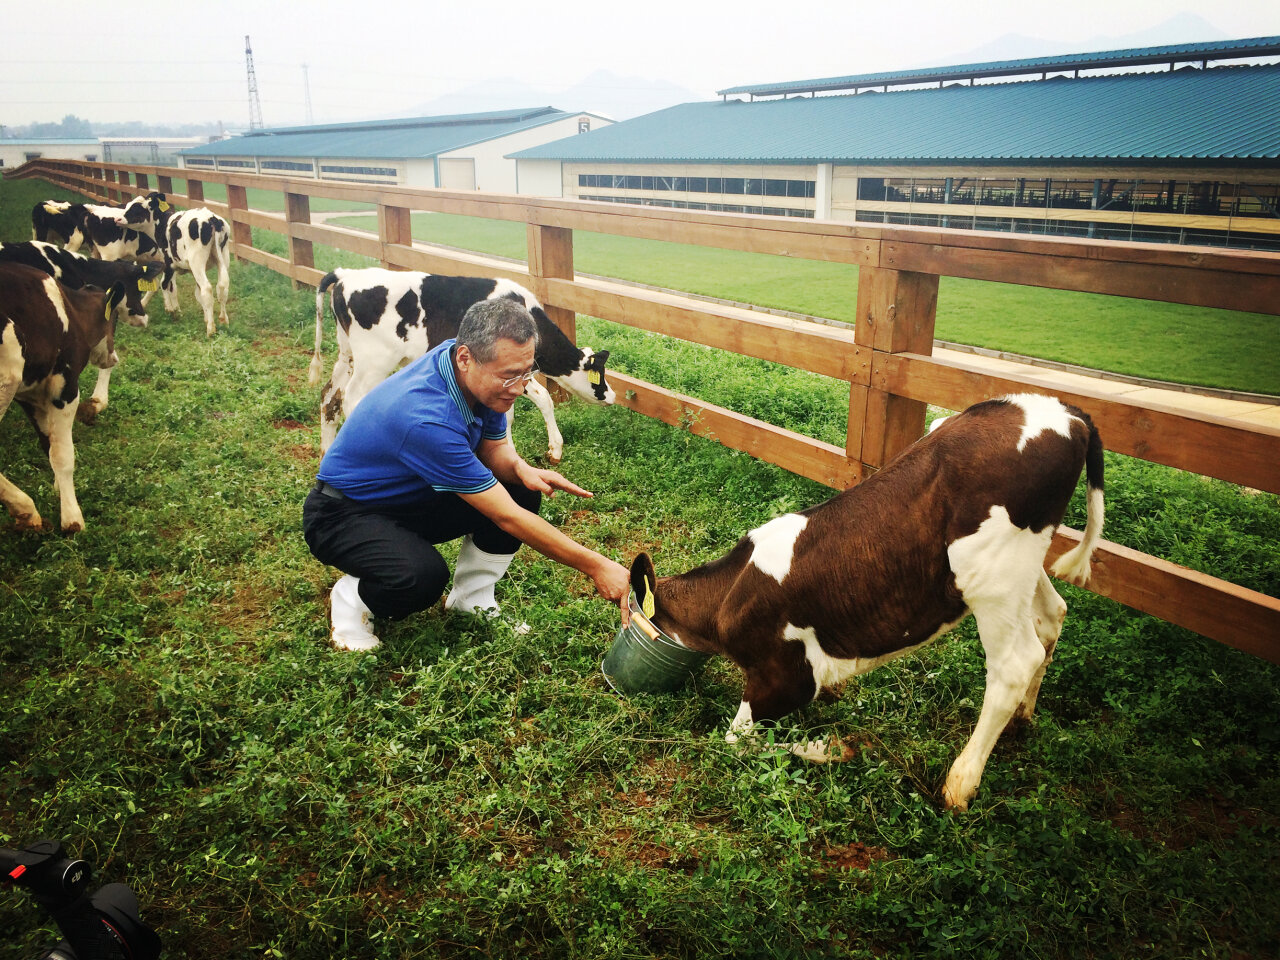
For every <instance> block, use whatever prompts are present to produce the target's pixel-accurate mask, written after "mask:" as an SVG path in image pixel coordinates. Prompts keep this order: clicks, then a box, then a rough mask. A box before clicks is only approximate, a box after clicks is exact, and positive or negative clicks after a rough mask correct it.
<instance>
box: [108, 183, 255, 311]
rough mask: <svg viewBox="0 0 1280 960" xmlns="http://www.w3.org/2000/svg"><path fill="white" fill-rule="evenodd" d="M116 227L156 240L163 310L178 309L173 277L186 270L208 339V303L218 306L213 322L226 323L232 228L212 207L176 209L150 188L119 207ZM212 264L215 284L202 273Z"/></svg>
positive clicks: (205, 273) (162, 195)
mask: <svg viewBox="0 0 1280 960" xmlns="http://www.w3.org/2000/svg"><path fill="white" fill-rule="evenodd" d="M116 220H117V223H118V225H119V226H121V227H124V228H128V229H130V230H131V231H138V232H140V233H144V234H146V235H147V236H149V237H151V238H153V239H154V240H155V244H156V246H157V247H158V248H159V256H160V257H161V258H163V260H164V279H163V280H161V282H160V289H161V291H163V293H164V308H165V310H167V311H168V312H169V313H174V312H175V311H176V310H177V309H178V286H177V283H176V282H175V279H174V275H175V273H176V272H177V271H178V270H188V271H190V273H191V276H192V277H193V278H194V279H195V282H196V300H197V301H199V303H200V309H201V310H203V311H204V327H205V334H206V335H207V336H210V337H212V336H213V333H214V330H215V329H216V327H215V325H214V320H213V307H214V303H215V292H216V303H217V306H218V322H219V323H222V324H224V325H225V324H226V323H227V322H228V320H227V294H228V292H229V291H230V288H231V278H230V273H229V272H228V255H227V241H228V240H229V239H230V238H231V231H230V229H229V228H228V227H227V221H225V220H223V219H222V218H221V217H220V216H218V215H217V214H216V213H214V212H213V211H212V210H208V209H206V208H204V207H196V208H194V209H191V210H183V211H181V212H179V211H178V210H176V209H175V208H174V207H173V206H171V205H170V204H169V203H168V201H167V200H166V199H165V195H164V194H163V193H157V192H156V191H152V192H151V193H148V194H145V195H143V196H140V197H135V198H134V199H132V200H130V201H129V202H128V203H126V204H125V205H124V207H122V208H121V209H120V210H119V211H118V212H117V217H116ZM211 265H213V266H216V267H217V268H218V282H217V285H216V287H215V286H214V285H212V284H210V283H209V277H208V275H207V272H206V271H208V269H209V267H210V266H211Z"/></svg>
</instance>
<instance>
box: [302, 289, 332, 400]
mask: <svg viewBox="0 0 1280 960" xmlns="http://www.w3.org/2000/svg"><path fill="white" fill-rule="evenodd" d="M337 282H338V275H337V274H336V273H332V272H331V273H326V274H325V275H324V279H323V280H321V281H320V286H318V287H316V349H315V353H313V354H312V355H311V366H310V368H309V369H308V370H307V382H308V383H309V384H311V385H312V386H313V387H314V386H315V385H316V384H317V383H319V382H320V367H321V363H322V361H321V358H320V343H321V341H322V340H323V339H324V295H325V293H326V292H327V291H328V289H329V288H330V287H331V286H333V285H334V284H335V283H337Z"/></svg>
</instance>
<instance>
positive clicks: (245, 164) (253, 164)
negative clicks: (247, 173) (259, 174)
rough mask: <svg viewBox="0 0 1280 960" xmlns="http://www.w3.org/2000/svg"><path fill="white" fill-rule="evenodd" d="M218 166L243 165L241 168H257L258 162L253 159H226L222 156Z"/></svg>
mask: <svg viewBox="0 0 1280 960" xmlns="http://www.w3.org/2000/svg"><path fill="white" fill-rule="evenodd" d="M218 166H219V167H241V168H243V167H251V168H255V169H256V168H257V166H258V164H257V163H256V162H255V161H253V160H224V159H223V158H222V157H219V158H218Z"/></svg>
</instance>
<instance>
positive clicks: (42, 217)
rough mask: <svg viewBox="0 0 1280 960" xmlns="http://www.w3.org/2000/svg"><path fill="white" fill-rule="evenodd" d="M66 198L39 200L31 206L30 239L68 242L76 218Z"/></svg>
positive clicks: (74, 227) (75, 223) (74, 228)
mask: <svg viewBox="0 0 1280 960" xmlns="http://www.w3.org/2000/svg"><path fill="white" fill-rule="evenodd" d="M72 206H81V207H83V204H72V203H69V202H67V201H66V200H41V201H40V202H39V203H37V204H36V205H35V206H34V207H32V208H31V239H32V240H40V241H44V242H48V243H62V244H65V243H69V242H70V241H71V237H72V235H73V234H74V233H75V232H76V227H77V225H78V224H77V218H76V216H75V215H73V214H72V213H71V208H72Z"/></svg>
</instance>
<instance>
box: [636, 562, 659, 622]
mask: <svg viewBox="0 0 1280 960" xmlns="http://www.w3.org/2000/svg"><path fill="white" fill-rule="evenodd" d="M657 585H658V574H657V572H656V571H655V570H654V569H653V561H652V560H651V559H649V555H648V554H647V553H642V554H640V555H639V556H637V557H636V558H635V559H634V560H632V561H631V589H632V591H633V592H634V593H635V595H636V603H638V604H639V605H640V609H641V610H642V611H644V615H645V616H646V617H652V616H653V615H654V612H655V610H656V609H657V603H658V598H657V594H656V592H655V590H656V588H657Z"/></svg>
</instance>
